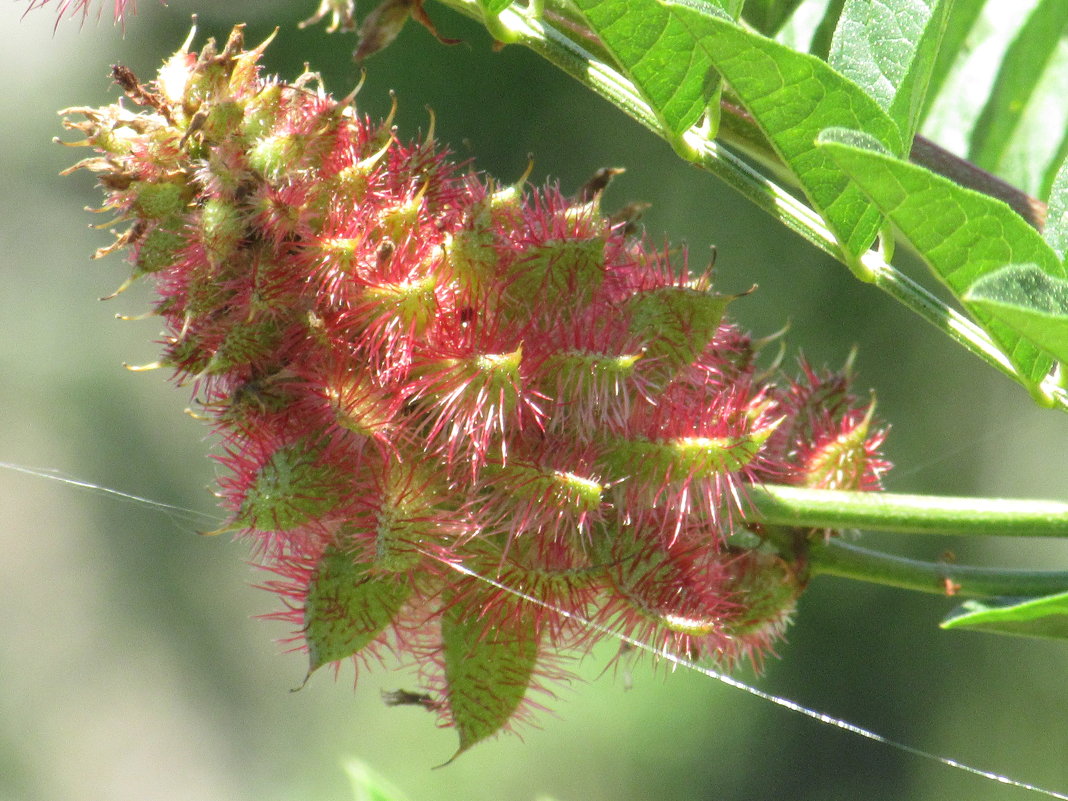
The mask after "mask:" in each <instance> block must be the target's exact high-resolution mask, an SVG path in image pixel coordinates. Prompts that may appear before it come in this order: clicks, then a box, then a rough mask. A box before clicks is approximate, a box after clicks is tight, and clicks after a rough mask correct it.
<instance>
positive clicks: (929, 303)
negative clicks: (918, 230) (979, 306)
mask: <svg viewBox="0 0 1068 801" xmlns="http://www.w3.org/2000/svg"><path fill="white" fill-rule="evenodd" d="M439 2H441V3H442V4H443V5H446V6H449V7H450V8H452V9H454V10H456V11H459V12H460V13H462V14H464V15H466V16H468V17H471V18H473V19H475V20H477V21H479V22H481V23H483V24H486V21H485V19H484V16H483V13H482V9H481V8H480V7H479V5H478V3H477V2H476V0H439ZM554 22H558V23H559V24H552V23H550V22H549V21H548V20H547V19H546V17H545V15H536V14H529V13H524V11H523V10H522V9H521V8H517V7H514V6H512V7H509V8H507V9H505V10H504V11H503V12H502V13H501V14H500V16H499V17H497V18H495V20H494V21H493V23H491V24H492V25H493V26H495V27H503V28H506V29H507V31H508V38H509V39H510V40H511V41H513V42H515V43H517V44H522V45H524V46H525V47H528V48H530V49H531V50H533V51H534V52H536V53H538V54H539V55H540V56H542V57H543V58H545V59H546V60H547V61H549V62H551V63H552V64H555V65H556V66H557V67H559V68H560V69H562V70H563V71H564V72H566V73H568V74H569V75H571V76H572V77H574V78H575V79H576V80H578V81H579V82H580V83H582V84H584V85H585V86H587V87H588V88H590V89H591V90H593V91H594V92H596V93H597V94H599V95H600V96H601V97H603V98H605V99H606V100H608V101H609V102H610V103H612V104H613V105H615V106H617V107H618V108H620V109H621V110H623V111H624V112H625V113H626V114H628V115H629V116H630V117H632V118H633V119H635V120H636V121H637V122H639V123H641V124H642V125H644V126H645V127H646V128H648V129H650V130H651V131H653V132H654V133H656V134H657V135H659V136H662V137H664V138H666V139H667V140H668V141H669V142H670V143H671V144H672V146H673V147H675V149H676V150H677V151H679V152H680V153H682V154H683V155H684V156H685V157H686V158H687V159H689V160H691V161H693V162H694V163H696V164H698V165H699V166H700V167H702V168H703V169H705V170H707V171H708V172H710V173H712V174H713V175H715V176H716V177H717V178H719V179H721V180H722V181H724V182H725V183H727V184H728V185H730V186H731V187H732V188H734V189H735V190H737V191H738V192H740V193H741V194H742V195H744V196H745V197H746V198H748V199H749V200H750V201H751V202H753V203H755V204H756V205H757V206H759V207H760V208H762V209H764V210H765V211H766V212H768V213H769V214H771V215H772V216H773V217H774V218H775V219H776V220H778V221H779V222H781V223H782V224H783V225H785V226H786V227H787V228H789V229H790V230H792V231H794V232H795V233H797V234H799V235H800V236H802V237H803V238H804V239H806V240H807V241H808V242H810V243H811V244H813V245H815V246H816V247H818V248H820V249H821V250H823V251H824V252H826V253H828V254H829V255H831V256H833V257H834V258H835V259H837V260H838V261H840V262H842V263H843V264H845V265H847V266H850V261H849V259H848V258H847V257H846V255H845V254H844V253H843V251H842V249H841V247H839V245H838V243H837V242H836V241H835V239H834V236H833V235H832V234H831V232H830V231H829V230H828V229H827V227H826V226H825V225H824V224H823V221H822V219H821V218H820V216H819V215H818V214H816V212H815V211H813V210H812V209H811V208H809V207H808V206H806V205H805V204H804V203H802V202H801V201H799V200H798V199H797V198H795V197H794V196H793V195H792V194H790V193H789V192H788V191H786V190H785V189H783V188H782V187H780V186H778V185H777V184H776V183H774V182H773V181H771V180H769V179H768V178H767V177H765V176H764V175H761V174H760V173H759V172H757V171H756V170H754V169H753V168H752V167H750V166H749V165H748V164H747V163H746V162H744V161H742V159H740V158H739V157H738V156H736V155H735V154H734V153H732V152H730V151H729V150H727V149H726V148H724V147H722V146H720V145H719V144H718V143H716V142H714V141H710V140H709V139H708V138H707V136H705V135H704V134H703V133H702V132H701V131H699V130H697V129H691V130H690V131H687V132H686V133H684V134H683V135H682V136H681V137H679V138H676V137H673V136H667V135H666V134H665V132H664V130H663V128H662V126H661V124H660V121H659V120H658V119H657V116H656V114H655V112H654V111H653V110H652V109H651V108H650V107H649V105H648V103H646V102H645V100H644V99H643V98H642V96H641V94H640V93H639V92H638V90H637V89H636V88H635V87H634V85H633V84H632V83H631V82H630V81H629V80H628V79H627V78H626V77H625V76H623V75H622V74H620V73H619V72H618V71H617V70H615V69H614V68H613V67H612V66H611V65H610V64H608V63H607V62H606V61H605V60H602V59H600V58H598V57H597V56H596V55H594V54H593V51H594V50H596V45H595V44H594V43H589V44H588V45H587V44H586V43H583V42H582V41H579V34H580V31H572V30H569V29H568V26H567V24H566V22H567V21H566V20H564V19H562V18H561V19H560V20H555V19H554ZM727 111H728V112H729V108H728V109H727ZM724 116H725V117H726V116H727V115H726V114H725V115H724ZM729 131H730V126H724V131H723V132H724V133H729ZM743 139H744V137H743ZM740 141H741V140H740ZM861 263H862V267H863V268H864V269H865V270H866V272H867V274H868V276H870V280H871V282H872V283H874V284H875V285H876V286H877V287H878V288H879V289H881V290H882V291H884V292H886V293H887V294H889V295H890V296H891V297H893V298H894V299H895V300H897V301H899V302H900V303H902V304H904V305H905V306H907V307H908V308H909V309H911V310H912V311H913V312H915V313H916V314H918V315H919V316H920V317H922V318H923V319H924V320H926V321H927V322H928V323H930V324H931V325H933V326H935V327H936V328H937V329H938V330H939V331H941V332H943V333H944V334H945V335H946V336H948V337H949V338H950V339H951V340H953V341H954V342H956V343H957V344H959V345H961V346H962V347H964V348H965V349H966V350H968V351H970V352H971V353H972V354H974V355H975V356H977V357H978V358H980V359H981V360H982V361H984V362H986V363H987V364H988V365H990V366H991V367H993V368H995V369H996V370H999V371H1000V372H1002V373H1004V374H1005V375H1007V376H1009V377H1010V378H1012V379H1013V380H1015V381H1017V382H1019V383H1022V384H1024V385H1027V384H1028V382H1027V381H1024V380H1022V378H1021V377H1020V376H1019V374H1018V373H1017V371H1016V370H1015V368H1014V367H1013V366H1012V364H1011V363H1010V362H1009V361H1008V359H1006V358H1005V356H1004V354H1002V353H1001V352H1000V351H999V350H998V348H997V347H996V346H995V345H994V344H993V342H992V341H991V340H990V338H989V336H987V334H986V332H984V331H983V330H982V329H981V328H980V327H979V326H977V325H975V324H974V323H973V322H972V321H971V320H969V319H967V318H966V317H965V316H964V315H962V314H961V313H960V312H958V311H956V310H955V309H953V308H951V307H950V306H949V305H947V304H946V303H945V302H943V301H942V300H941V299H939V298H937V297H936V296H934V295H933V294H931V293H930V292H928V291H927V290H926V289H925V288H923V287H922V286H920V285H919V284H917V283H915V282H914V281H912V280H910V279H909V278H908V277H906V276H905V275H903V274H902V273H901V272H899V271H898V270H897V269H896V268H895V267H893V266H892V265H890V264H888V263H887V262H886V261H884V260H883V259H882V258H881V257H880V255H879V254H878V253H876V252H875V251H869V252H868V253H867V254H865V255H864V256H863V257H862V259H861ZM1043 392H1045V393H1046V396H1047V398H1048V400H1049V401H1050V402H1051V403H1053V404H1055V405H1058V406H1060V407H1062V408H1064V409H1068V392H1066V391H1065V390H1064V388H1063V387H1058V386H1056V385H1055V384H1053V383H1052V382H1047V383H1046V384H1044V385H1043Z"/></svg>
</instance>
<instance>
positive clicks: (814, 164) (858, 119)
mask: <svg viewBox="0 0 1068 801" xmlns="http://www.w3.org/2000/svg"><path fill="white" fill-rule="evenodd" d="M664 2H665V4H666V6H667V8H668V9H669V10H670V11H671V13H672V15H673V16H674V17H675V18H676V19H678V20H679V21H680V22H683V23H685V25H686V26H687V29H688V30H689V32H690V35H691V36H692V38H693V41H694V42H695V43H696V45H697V48H698V49H699V50H701V51H703V52H705V53H707V54H708V56H709V58H710V59H712V62H713V64H714V66H715V68H716V69H717V70H719V72H720V74H721V75H722V76H723V77H724V79H725V80H726V81H727V82H728V83H729V84H730V85H731V88H732V89H733V90H734V92H735V94H736V95H737V97H738V99H739V101H740V102H741V103H742V104H743V105H744V106H745V107H746V110H747V111H749V113H750V114H751V115H752V116H753V118H754V120H756V123H757V125H759V126H760V129H761V130H762V132H763V133H764V135H765V136H766V137H767V139H768V141H769V142H771V144H772V146H773V147H774V148H775V150H776V152H777V153H778V155H779V156H780V158H781V159H782V160H783V163H784V164H786V166H787V167H788V168H789V169H790V171H791V172H792V173H793V174H794V176H795V178H796V179H797V181H798V183H799V185H800V186H801V187H802V189H804V191H805V194H806V195H807V196H808V198H809V201H810V202H811V203H812V204H813V206H814V207H815V209H816V211H818V212H819V213H820V214H821V215H822V216H823V218H824V219H825V220H826V222H827V224H828V226H829V227H830V229H831V230H832V232H833V233H834V235H835V237H836V238H837V239H838V242H839V244H840V245H841V246H842V248H843V250H845V252H846V253H847V254H848V256H850V257H852V258H853V259H856V258H857V257H859V255H860V254H861V253H863V252H864V251H865V250H867V248H868V246H869V245H871V243H872V241H873V240H874V239H875V235H876V233H877V231H878V229H879V226H880V225H881V222H882V216H881V215H880V214H879V211H878V209H877V208H875V207H874V206H873V205H872V203H871V202H870V201H869V200H868V199H867V198H866V197H865V196H864V195H863V193H862V192H860V191H859V190H858V189H857V187H856V186H854V185H853V184H852V183H851V182H850V181H849V178H848V177H847V176H846V175H845V174H843V173H842V171H841V170H840V169H839V168H838V166H837V165H836V164H835V162H834V161H833V160H832V159H831V158H830V157H829V156H828V155H827V154H826V153H824V152H823V151H821V150H820V149H818V148H817V147H816V143H815V140H816V137H817V135H818V134H819V132H820V131H821V130H823V129H824V128H829V127H843V128H853V129H857V130H862V131H866V132H868V133H869V134H871V135H872V136H874V137H875V138H876V139H878V140H879V141H880V142H881V143H882V144H883V146H884V147H886V148H887V149H888V150H890V151H891V152H893V153H900V152H901V138H900V136H899V135H898V131H897V126H896V125H895V124H894V121H893V120H891V119H890V118H889V117H888V116H887V115H886V113H885V112H884V111H883V110H882V109H881V108H879V106H878V104H876V102H875V101H874V100H872V99H871V98H870V97H868V96H867V95H866V94H865V93H864V91H863V90H861V89H860V87H858V86H856V84H854V83H852V82H851V81H849V80H847V79H846V78H843V77H842V76H841V75H839V74H838V73H836V72H835V71H834V70H832V69H831V68H830V67H828V66H827V65H826V64H825V63H824V62H822V61H820V60H819V59H818V58H815V57H813V56H810V55H807V54H804V53H798V52H795V51H793V50H791V49H790V48H788V47H785V46H784V45H781V44H779V43H778V42H775V41H773V40H771V39H767V38H765V37H763V36H759V35H758V34H754V33H750V32H748V31H746V30H743V29H742V28H740V27H739V26H738V25H736V24H735V23H734V22H733V21H732V20H729V19H726V18H724V17H722V16H720V15H717V14H716V13H715V12H714V11H713V10H712V9H710V8H705V7H704V6H700V7H698V6H695V5H693V4H690V3H687V4H682V3H679V2H672V1H671V0H664Z"/></svg>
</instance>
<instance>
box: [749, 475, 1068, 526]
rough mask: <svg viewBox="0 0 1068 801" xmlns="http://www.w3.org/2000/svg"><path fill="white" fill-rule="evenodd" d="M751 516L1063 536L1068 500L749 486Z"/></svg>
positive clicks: (799, 522) (772, 521) (777, 522)
mask: <svg viewBox="0 0 1068 801" xmlns="http://www.w3.org/2000/svg"><path fill="white" fill-rule="evenodd" d="M746 497H747V499H748V502H749V508H750V511H751V513H752V517H751V518H750V519H751V520H754V521H756V522H759V523H762V524H766V525H772V526H787V527H790V528H828V529H836V530H842V529H856V528H859V529H867V530H868V531H894V532H898V533H902V534H955V535H961V536H971V535H986V536H1009V537H1068V503H1060V502H1058V501H1028V500H1007V499H998V498H952V497H941V496H935V495H902V494H898V493H893V492H846V491H842V490H819V489H806V488H804V487H785V486H779V485H774V484H763V485H751V486H748V487H747V488H746Z"/></svg>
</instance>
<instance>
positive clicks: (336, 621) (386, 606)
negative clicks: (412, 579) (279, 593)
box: [304, 546, 411, 675]
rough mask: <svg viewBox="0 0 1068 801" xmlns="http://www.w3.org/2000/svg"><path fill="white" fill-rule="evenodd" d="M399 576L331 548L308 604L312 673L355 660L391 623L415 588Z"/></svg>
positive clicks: (306, 634) (307, 633) (319, 568)
mask: <svg viewBox="0 0 1068 801" xmlns="http://www.w3.org/2000/svg"><path fill="white" fill-rule="evenodd" d="M401 580H402V579H400V578H398V574H394V573H373V572H371V570H370V567H369V566H368V565H367V564H364V563H361V562H357V561H355V560H354V559H353V555H352V553H351V552H349V551H345V550H342V549H341V548H338V547H336V546H335V547H331V548H328V549H327V550H326V552H325V553H324V554H323V555H322V557H321V558H320V559H319V564H318V565H317V566H316V568H315V574H314V576H312V580H311V584H310V585H309V587H308V596H307V598H306V599H305V601H304V639H305V641H306V642H307V643H308V659H309V666H308V675H311V674H312V673H313V672H314V671H315V670H317V669H318V668H320V667H322V666H323V665H325V664H326V663H327V662H334V661H336V660H338V659H344V658H345V657H348V656H352V655H353V654H355V653H356V652H357V651H359V650H360V649H362V648H363V647H364V646H366V645H367V644H368V643H370V642H371V641H372V640H374V639H375V638H376V637H377V636H378V635H379V634H381V633H382V630H383V629H385V627H386V626H388V625H389V624H390V622H391V621H392V620H393V618H394V617H395V616H396V614H397V612H398V611H399V610H400V608H401V606H403V604H404V602H405V600H407V598H408V596H409V595H410V594H411V588H410V587H409V586H407V585H406V584H402V583H400V582H401Z"/></svg>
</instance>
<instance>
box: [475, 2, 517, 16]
mask: <svg viewBox="0 0 1068 801" xmlns="http://www.w3.org/2000/svg"><path fill="white" fill-rule="evenodd" d="M478 4H479V6H481V8H482V10H483V11H484V12H485V13H487V14H493V15H497V14H500V13H501V12H502V11H504V10H505V9H506V8H508V6H510V5H511V4H512V0H478Z"/></svg>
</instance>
